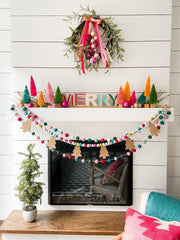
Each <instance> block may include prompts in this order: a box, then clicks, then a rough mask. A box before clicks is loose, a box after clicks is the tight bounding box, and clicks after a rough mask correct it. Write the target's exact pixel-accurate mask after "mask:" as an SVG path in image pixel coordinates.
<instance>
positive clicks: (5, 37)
mask: <svg viewBox="0 0 180 240" xmlns="http://www.w3.org/2000/svg"><path fill="white" fill-rule="evenodd" d="M10 50H11V33H10V32H9V31H0V52H1V51H2V52H5V51H10Z"/></svg>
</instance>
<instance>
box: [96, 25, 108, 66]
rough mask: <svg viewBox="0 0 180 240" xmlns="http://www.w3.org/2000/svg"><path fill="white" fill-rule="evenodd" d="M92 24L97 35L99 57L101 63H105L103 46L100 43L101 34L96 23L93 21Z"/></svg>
mask: <svg viewBox="0 0 180 240" xmlns="http://www.w3.org/2000/svg"><path fill="white" fill-rule="evenodd" d="M94 25H95V28H96V33H97V37H98V42H99V49H100V52H101V58H102V61H103V63H106V59H105V55H104V48H103V45H102V40H101V35H100V32H99V26H98V23H97V22H95V23H94Z"/></svg>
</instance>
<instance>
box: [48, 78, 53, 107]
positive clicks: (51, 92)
mask: <svg viewBox="0 0 180 240" xmlns="http://www.w3.org/2000/svg"><path fill="white" fill-rule="evenodd" d="M46 102H47V103H51V104H53V103H54V93H53V90H52V87H51V84H50V83H49V82H48V85H47V88H46Z"/></svg>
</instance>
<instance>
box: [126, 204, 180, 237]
mask: <svg viewBox="0 0 180 240" xmlns="http://www.w3.org/2000/svg"><path fill="white" fill-rule="evenodd" d="M166 211H167V209H166ZM122 240H180V222H175V221H172V222H167V221H163V220H160V219H158V218H153V217H149V216H146V215H143V214H141V213H139V212H137V211H135V210H134V209H132V208H128V210H127V213H126V223H125V228H124V233H123V238H122Z"/></svg>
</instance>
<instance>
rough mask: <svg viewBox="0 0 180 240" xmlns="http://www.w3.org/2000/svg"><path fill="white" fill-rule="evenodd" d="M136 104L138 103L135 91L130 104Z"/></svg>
mask: <svg viewBox="0 0 180 240" xmlns="http://www.w3.org/2000/svg"><path fill="white" fill-rule="evenodd" d="M135 103H136V92H135V91H133V92H132V95H131V98H130V104H131V105H134V104H135Z"/></svg>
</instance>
